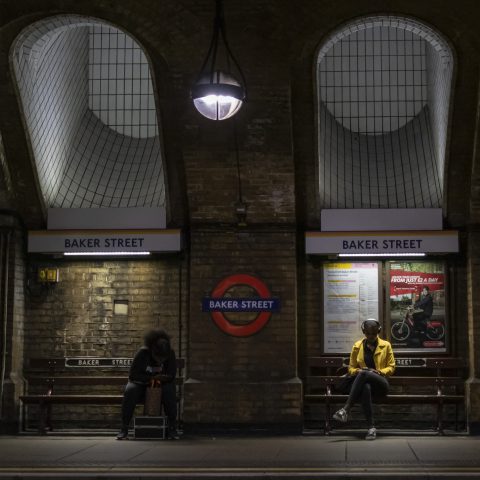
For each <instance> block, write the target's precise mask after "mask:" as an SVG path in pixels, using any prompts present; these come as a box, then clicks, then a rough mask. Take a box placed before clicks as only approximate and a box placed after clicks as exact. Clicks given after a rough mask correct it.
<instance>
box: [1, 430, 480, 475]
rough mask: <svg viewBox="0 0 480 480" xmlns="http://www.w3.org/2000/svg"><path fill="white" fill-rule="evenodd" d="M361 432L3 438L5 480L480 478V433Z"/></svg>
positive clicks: (24, 436) (2, 461)
mask: <svg viewBox="0 0 480 480" xmlns="http://www.w3.org/2000/svg"><path fill="white" fill-rule="evenodd" d="M363 435H364V432H342V433H341V434H339V433H336V434H334V435H332V436H328V437H325V436H322V435H298V436H259V435H255V436H250V437H249V436H240V435H237V436H216V437H214V436H185V437H183V438H182V439H181V440H178V441H166V440H150V441H145V440H143V441H140V440H133V439H131V440H128V441H117V440H115V439H114V438H112V437H107V436H91V437H90V436H86V437H85V436H82V437H79V436H60V435H58V434H56V435H47V436H43V437H42V436H33V435H32V436H26V435H22V436H0V478H2V479H5V478H9V479H10V478H11V479H17V480H18V479H23V478H29V479H35V478H57V479H58V478H68V479H76V478H82V479H85V478H95V479H100V478H101V479H112V480H113V479H120V478H122V479H125V478H128V479H145V478H151V479H153V478H162V479H166V480H170V479H180V478H181V479H197V478H202V479H226V478H236V479H247V478H248V479H250V480H253V479H277V478H278V479H283V480H285V479H290V478H292V479H293V478H295V479H298V478H302V479H313V478H315V479H317V478H318V479H320V478H321V479H329V478H332V479H333V478H335V479H353V478H355V479H359V478H365V479H367V478H368V479H372V478H394V479H400V478H417V479H420V478H421V479H433V478H435V479H437V478H478V479H480V437H471V436H461V435H450V436H432V435H424V434H419V435H408V436H405V435H395V434H393V433H386V432H384V433H382V432H380V433H379V437H378V438H377V440H375V441H372V442H369V441H366V440H364V439H363Z"/></svg>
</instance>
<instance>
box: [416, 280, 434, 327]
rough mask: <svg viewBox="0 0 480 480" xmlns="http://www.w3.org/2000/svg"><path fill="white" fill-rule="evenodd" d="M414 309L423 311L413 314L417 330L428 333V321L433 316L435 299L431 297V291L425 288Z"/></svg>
mask: <svg viewBox="0 0 480 480" xmlns="http://www.w3.org/2000/svg"><path fill="white" fill-rule="evenodd" d="M413 306H414V308H416V309H419V310H422V311H421V312H415V313H414V314H413V321H414V324H415V328H416V329H418V330H420V331H426V328H427V321H428V320H430V318H431V316H432V314H433V298H432V296H431V295H430V289H429V288H428V287H423V290H422V294H421V296H420V299H419V300H418V301H417V302H415V303H414V304H413Z"/></svg>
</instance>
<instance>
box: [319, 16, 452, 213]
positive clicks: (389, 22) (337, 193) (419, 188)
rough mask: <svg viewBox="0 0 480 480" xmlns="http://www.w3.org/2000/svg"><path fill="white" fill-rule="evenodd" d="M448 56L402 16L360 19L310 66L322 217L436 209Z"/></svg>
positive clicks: (435, 38) (436, 39)
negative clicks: (334, 211)
mask: <svg viewBox="0 0 480 480" xmlns="http://www.w3.org/2000/svg"><path fill="white" fill-rule="evenodd" d="M452 70H453V55H452V52H451V49H450V47H449V46H448V44H447V43H446V41H445V40H443V39H442V38H441V37H440V36H439V35H438V34H437V33H436V32H434V31H433V30H432V29H431V28H429V27H427V26H425V25H423V24H421V23H419V22H417V21H415V20H412V19H407V18H403V17H393V16H375V17H367V18H361V19H357V20H355V21H354V22H352V23H350V24H348V25H346V26H343V27H342V28H341V29H340V30H338V31H336V32H334V33H333V34H332V35H331V36H330V37H329V38H328V39H327V40H326V42H324V43H323V45H322V47H321V49H320V51H319V54H318V58H317V88H318V110H317V113H318V129H319V130H318V134H319V135H318V138H319V143H318V155H319V191H320V199H321V206H322V208H405V207H407V208H410V207H412V208H417V207H441V206H442V192H443V180H444V179H443V170H444V164H445V150H446V140H447V127H448V107H449V96H450V91H451V79H452Z"/></svg>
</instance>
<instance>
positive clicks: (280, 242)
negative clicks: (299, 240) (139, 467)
mask: <svg viewBox="0 0 480 480" xmlns="http://www.w3.org/2000/svg"><path fill="white" fill-rule="evenodd" d="M295 245H296V237H295V233H294V232H292V231H291V230H288V229H285V230H283V231H282V230H281V229H275V228H271V229H255V228H247V229H237V228H233V227H232V228H225V229H222V230H219V229H215V228H211V229H206V228H204V229H201V230H200V229H198V230H195V231H194V232H192V243H191V254H192V263H191V278H190V328H189V369H188V379H187V383H186V385H185V422H186V423H187V424H190V425H194V426H195V425H197V426H198V425H199V424H213V423H217V424H224V425H225V424H243V425H246V424H269V425H273V424H283V425H284V427H285V428H287V427H288V426H295V425H296V426H297V427H298V426H299V425H301V384H300V382H299V380H298V378H297V360H296V358H297V354H296V348H297V346H296V322H297V317H296V286H295V282H296V251H295ZM236 273H245V274H250V275H253V276H256V277H258V278H259V279H261V280H262V281H263V282H264V283H265V284H266V285H267V286H268V287H269V289H270V292H271V294H272V296H274V297H278V298H280V301H281V311H280V312H278V313H273V314H272V316H271V318H270V320H269V322H268V323H267V324H266V326H265V327H264V328H263V329H262V330H260V331H259V332H258V333H257V334H255V335H252V336H249V337H234V336H230V335H227V334H225V333H224V332H222V331H221V330H220V329H219V328H218V327H217V326H216V325H215V324H214V322H213V320H212V318H211V316H210V314H209V313H204V312H202V311H201V300H202V298H203V297H206V296H209V295H210V293H211V291H212V290H213V289H214V287H215V286H216V285H217V284H218V283H219V282H220V281H221V280H222V279H224V278H225V277H227V276H229V275H233V274H236ZM228 294H229V295H231V296H233V297H239V296H240V297H241V296H255V295H256V292H254V291H252V290H251V289H249V288H244V287H242V288H239V287H233V288H231V289H230V290H229V291H228ZM225 315H226V316H227V318H228V319H229V320H230V321H231V322H232V323H237V324H238V323H241V322H245V321H248V320H250V321H251V320H252V315H251V314H248V313H241V314H231V313H229V314H225ZM253 316H254V317H255V316H256V315H255V314H253Z"/></svg>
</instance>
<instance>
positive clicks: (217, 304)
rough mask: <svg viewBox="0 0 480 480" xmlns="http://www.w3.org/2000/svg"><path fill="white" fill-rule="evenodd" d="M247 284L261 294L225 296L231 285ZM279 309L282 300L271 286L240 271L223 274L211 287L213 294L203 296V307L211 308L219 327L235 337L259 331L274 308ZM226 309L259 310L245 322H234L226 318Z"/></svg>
mask: <svg viewBox="0 0 480 480" xmlns="http://www.w3.org/2000/svg"><path fill="white" fill-rule="evenodd" d="M240 285H246V286H249V287H251V288H252V289H253V290H254V291H255V292H256V293H257V295H258V296H256V297H251V298H231V297H225V296H224V295H225V293H226V292H227V291H228V290H229V289H230V288H232V287H235V286H240ZM279 309H280V301H279V300H278V298H273V297H272V295H271V293H270V290H269V289H268V287H267V286H266V285H265V283H263V282H262V281H261V280H260V279H259V278H257V277H254V276H253V275H248V274H244V273H238V274H235V275H230V276H229V277H227V278H224V279H223V280H222V281H221V282H220V283H219V284H218V285H217V286H216V287H215V288H214V289H213V291H212V294H211V296H210V297H207V298H204V299H203V303H202V310H203V311H204V312H210V313H211V316H212V319H213V321H214V322H215V324H216V325H217V327H218V328H220V330H222V331H223V332H224V333H226V334H228V335H232V336H234V337H248V336H250V335H254V334H255V333H258V332H259V331H260V330H261V329H262V328H263V327H264V326H265V325H266V324H267V322H268V320H269V319H270V317H271V315H272V312H276V311H278V310H279ZM227 312H258V315H257V317H256V318H255V320H253V321H252V322H250V323H248V324H246V325H235V324H233V323H231V322H230V321H229V320H228V318H226V316H225V313H227Z"/></svg>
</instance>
